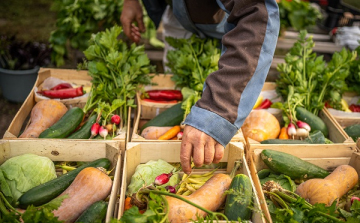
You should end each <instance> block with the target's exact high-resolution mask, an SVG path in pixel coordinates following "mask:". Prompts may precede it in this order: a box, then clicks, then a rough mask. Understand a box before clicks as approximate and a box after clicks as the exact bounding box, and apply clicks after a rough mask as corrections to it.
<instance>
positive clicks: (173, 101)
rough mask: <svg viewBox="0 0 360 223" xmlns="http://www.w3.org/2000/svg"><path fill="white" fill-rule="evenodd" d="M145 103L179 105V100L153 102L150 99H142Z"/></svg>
mask: <svg viewBox="0 0 360 223" xmlns="http://www.w3.org/2000/svg"><path fill="white" fill-rule="evenodd" d="M142 100H143V101H146V102H152V103H166V104H175V103H178V102H179V101H177V100H172V101H157V100H153V99H149V98H144V99H142Z"/></svg>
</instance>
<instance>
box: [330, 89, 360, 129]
mask: <svg viewBox="0 0 360 223" xmlns="http://www.w3.org/2000/svg"><path fill="white" fill-rule="evenodd" d="M358 96H359V95H357V94H356V93H355V92H345V93H344V94H343V97H347V98H353V97H358ZM349 105H350V104H349ZM325 109H326V110H327V112H328V113H329V114H331V116H333V117H334V119H335V120H336V121H337V122H338V123H339V124H340V126H341V127H342V128H345V127H348V126H350V125H354V124H360V116H358V117H351V116H347V114H348V113H345V112H344V113H343V114H334V113H332V112H331V111H330V110H329V109H327V108H325ZM359 114H360V113H359Z"/></svg>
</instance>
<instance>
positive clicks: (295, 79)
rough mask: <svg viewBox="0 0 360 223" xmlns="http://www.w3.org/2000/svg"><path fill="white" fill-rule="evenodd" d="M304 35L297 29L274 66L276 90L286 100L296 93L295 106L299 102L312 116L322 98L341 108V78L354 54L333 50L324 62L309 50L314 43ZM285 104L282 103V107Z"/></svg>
mask: <svg viewBox="0 0 360 223" xmlns="http://www.w3.org/2000/svg"><path fill="white" fill-rule="evenodd" d="M306 35H307V32H306V31H301V32H300V35H299V39H298V41H297V42H296V43H295V44H294V46H293V47H292V48H291V49H290V52H289V53H288V54H286V56H285V63H283V64H279V65H278V67H277V69H278V71H279V72H280V77H279V79H278V80H276V83H277V89H276V90H277V92H278V93H279V94H280V95H281V96H282V97H283V98H289V100H293V99H291V98H292V96H290V95H291V94H293V95H297V97H298V98H299V99H301V102H298V104H297V105H300V104H299V103H302V104H303V107H304V108H305V109H307V110H308V111H310V112H312V113H314V114H315V115H317V113H318V112H319V110H321V109H322V108H323V107H324V103H325V101H328V102H329V103H330V105H331V106H332V107H334V108H336V109H340V110H341V109H342V105H341V96H342V93H343V92H344V91H345V90H346V89H347V85H346V83H345V79H346V77H347V76H348V74H349V67H350V64H351V63H352V61H354V60H355V58H356V56H357V53H356V51H353V52H351V51H349V50H346V49H345V48H343V49H342V50H341V51H340V52H335V53H334V54H333V57H332V59H331V61H330V62H328V63H326V62H325V61H324V59H323V57H322V56H317V55H316V53H314V52H313V51H312V48H313V47H314V45H315V43H314V42H313V39H312V36H310V37H308V38H306ZM294 103H295V102H294ZM290 105H291V103H290ZM297 105H296V106H297ZM288 106H289V104H287V102H285V105H284V107H288ZM290 107H291V106H290ZM290 109H295V107H294V106H292V107H291V108H290ZM292 115H293V117H294V114H292ZM288 117H289V116H288Z"/></svg>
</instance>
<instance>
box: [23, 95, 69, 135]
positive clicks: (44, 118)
mask: <svg viewBox="0 0 360 223" xmlns="http://www.w3.org/2000/svg"><path fill="white" fill-rule="evenodd" d="M67 110H68V109H67V108H66V106H65V105H64V104H63V103H61V102H60V101H57V100H52V99H49V100H42V101H39V102H38V103H36V104H35V106H34V107H33V109H32V110H31V115H30V121H31V123H30V125H29V126H28V127H27V128H26V129H25V131H24V132H23V133H22V134H21V135H20V136H19V138H39V135H40V133H42V132H43V131H45V129H47V128H49V127H50V126H52V125H53V124H55V123H56V122H57V121H59V119H60V118H61V117H62V116H63V115H64V114H65V113H66V112H67Z"/></svg>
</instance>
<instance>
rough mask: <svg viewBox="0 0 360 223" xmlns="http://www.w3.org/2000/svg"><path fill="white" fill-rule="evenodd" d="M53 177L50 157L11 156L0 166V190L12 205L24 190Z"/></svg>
mask: <svg viewBox="0 0 360 223" xmlns="http://www.w3.org/2000/svg"><path fill="white" fill-rule="evenodd" d="M55 178H56V171H55V165H54V163H53V162H52V161H51V159H49V158H47V157H44V156H38V155H35V154H24V155H20V156H15V157H12V158H10V159H8V160H7V161H5V162H4V163H3V164H2V165H1V166H0V190H1V191H2V192H3V193H4V195H5V197H6V199H7V200H8V201H9V202H10V203H11V204H13V205H14V204H15V202H16V201H17V200H18V199H19V197H20V196H21V195H22V194H23V193H25V192H26V191H28V190H30V189H31V188H33V187H35V186H38V185H40V184H43V183H45V182H47V181H49V180H52V179H55Z"/></svg>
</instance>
